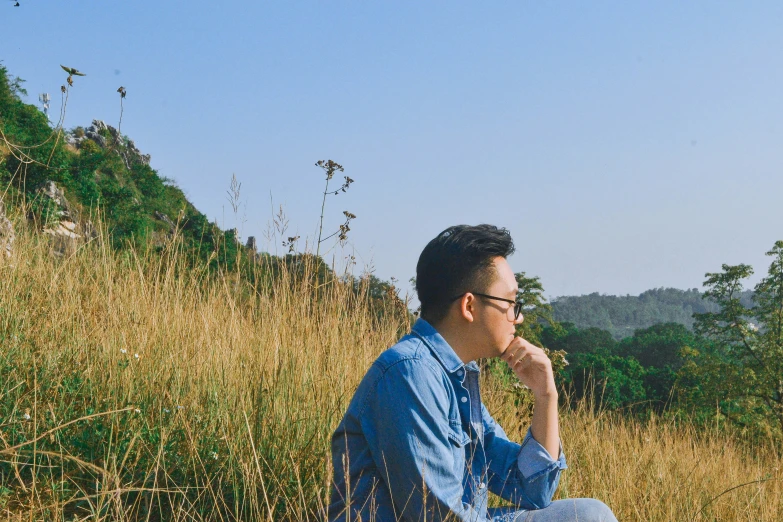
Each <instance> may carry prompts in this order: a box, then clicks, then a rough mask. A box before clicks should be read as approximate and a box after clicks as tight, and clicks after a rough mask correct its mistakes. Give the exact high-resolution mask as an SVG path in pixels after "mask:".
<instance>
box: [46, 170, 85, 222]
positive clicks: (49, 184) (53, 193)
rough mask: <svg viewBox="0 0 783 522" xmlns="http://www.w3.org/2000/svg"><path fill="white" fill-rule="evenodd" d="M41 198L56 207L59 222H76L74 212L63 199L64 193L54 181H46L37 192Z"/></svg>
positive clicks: (76, 218) (76, 216)
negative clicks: (44, 198)
mask: <svg viewBox="0 0 783 522" xmlns="http://www.w3.org/2000/svg"><path fill="white" fill-rule="evenodd" d="M37 192H38V193H39V194H41V195H42V196H45V197H47V198H49V199H51V200H52V201H53V202H54V204H55V205H57V207H58V211H57V217H59V218H60V219H61V220H69V221H78V215H77V213H76V210H75V209H74V208H73V207H71V205H70V203H68V200H67V199H65V192H64V191H63V190H62V189H61V188H60V187H58V186H57V183H55V182H54V181H51V180H50V181H46V182H44V184H43V185H42V186H41V187H40V188H39V189H38V191H37Z"/></svg>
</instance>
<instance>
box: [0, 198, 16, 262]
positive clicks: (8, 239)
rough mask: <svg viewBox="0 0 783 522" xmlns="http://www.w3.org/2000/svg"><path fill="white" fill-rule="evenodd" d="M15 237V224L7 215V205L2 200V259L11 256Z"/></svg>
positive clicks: (0, 203) (0, 249) (0, 232)
mask: <svg viewBox="0 0 783 522" xmlns="http://www.w3.org/2000/svg"><path fill="white" fill-rule="evenodd" d="M14 237H15V235H14V225H13V223H11V220H10V219H8V216H6V215H5V205H4V204H3V202H2V200H0V259H2V258H7V257H11V253H12V252H13V248H14Z"/></svg>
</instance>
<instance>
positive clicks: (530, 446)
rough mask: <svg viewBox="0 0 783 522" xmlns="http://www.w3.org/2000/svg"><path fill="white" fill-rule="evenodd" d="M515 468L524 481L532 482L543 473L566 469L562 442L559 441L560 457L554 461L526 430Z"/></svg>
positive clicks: (529, 431)
mask: <svg viewBox="0 0 783 522" xmlns="http://www.w3.org/2000/svg"><path fill="white" fill-rule="evenodd" d="M517 467H518V468H519V472H520V473H522V476H523V477H525V479H526V480H532V479H534V478H536V477H538V476H539V475H542V474H544V473H550V472H552V471H555V470H558V471H560V470H563V469H566V468H568V466H567V465H566V459H565V453H564V452H563V441H560V455H559V456H558V458H557V460H555V459H553V458H552V456H551V455H550V454H549V452H548V451H547V450H546V448H545V447H544V446H542V445H541V444H539V443H538V441H537V440H536V439H534V438H533V433H532V431H531V430H530V429H528V430H527V434H526V435H525V439H524V440H523V441H522V449H521V450H520V452H519V456H518V457H517Z"/></svg>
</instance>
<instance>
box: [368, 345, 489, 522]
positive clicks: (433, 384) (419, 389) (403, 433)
mask: <svg viewBox="0 0 783 522" xmlns="http://www.w3.org/2000/svg"><path fill="white" fill-rule="evenodd" d="M446 378H447V377H446V376H445V375H442V372H440V371H438V370H437V369H436V368H433V367H432V366H431V365H429V364H428V363H426V362H423V361H421V360H406V361H402V362H398V363H396V364H395V365H394V366H392V367H390V368H389V369H387V371H386V372H385V373H384V375H383V377H381V378H380V379H379V381H378V383H377V385H376V387H375V390H374V391H375V393H369V394H368V397H367V399H366V403H365V408H364V410H363V412H362V414H361V423H362V427H363V431H364V434H365V436H366V437H367V442H368V446H369V448H370V452H371V454H372V458H373V461H374V462H375V465H376V467H377V469H378V473H379V474H380V476H381V477H382V478H383V480H384V481H385V482H386V484H387V486H388V488H389V491H390V493H391V496H392V502H393V504H394V509H395V511H396V513H395V516H396V517H397V519H402V520H417V521H418V520H427V521H440V520H444V519H446V518H447V517H449V516H450V517H451V518H449V520H454V517H455V515H456V520H460V521H468V520H471V521H476V520H479V521H482V520H487V519H486V518H483V517H482V518H479V514H478V512H477V511H476V510H475V509H474V508H473V507H472V506H470V505H469V504H467V503H464V502H463V501H462V497H463V492H464V488H463V484H462V477H463V475H464V467H465V457H464V449H463V447H462V446H464V444H465V443H466V442H467V441H463V440H462V435H461V429H460V431H459V432H457V431H455V430H454V428H452V427H451V426H450V423H449V408H450V402H451V401H450V398H449V394H448V388H447V383H445V382H444V381H443V379H446ZM458 433H459V434H458Z"/></svg>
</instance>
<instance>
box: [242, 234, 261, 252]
mask: <svg viewBox="0 0 783 522" xmlns="http://www.w3.org/2000/svg"><path fill="white" fill-rule="evenodd" d="M245 248H247V249H250V250H252V251H253V252H256V251H257V250H258V245H256V236H248V238H247V243H245Z"/></svg>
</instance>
